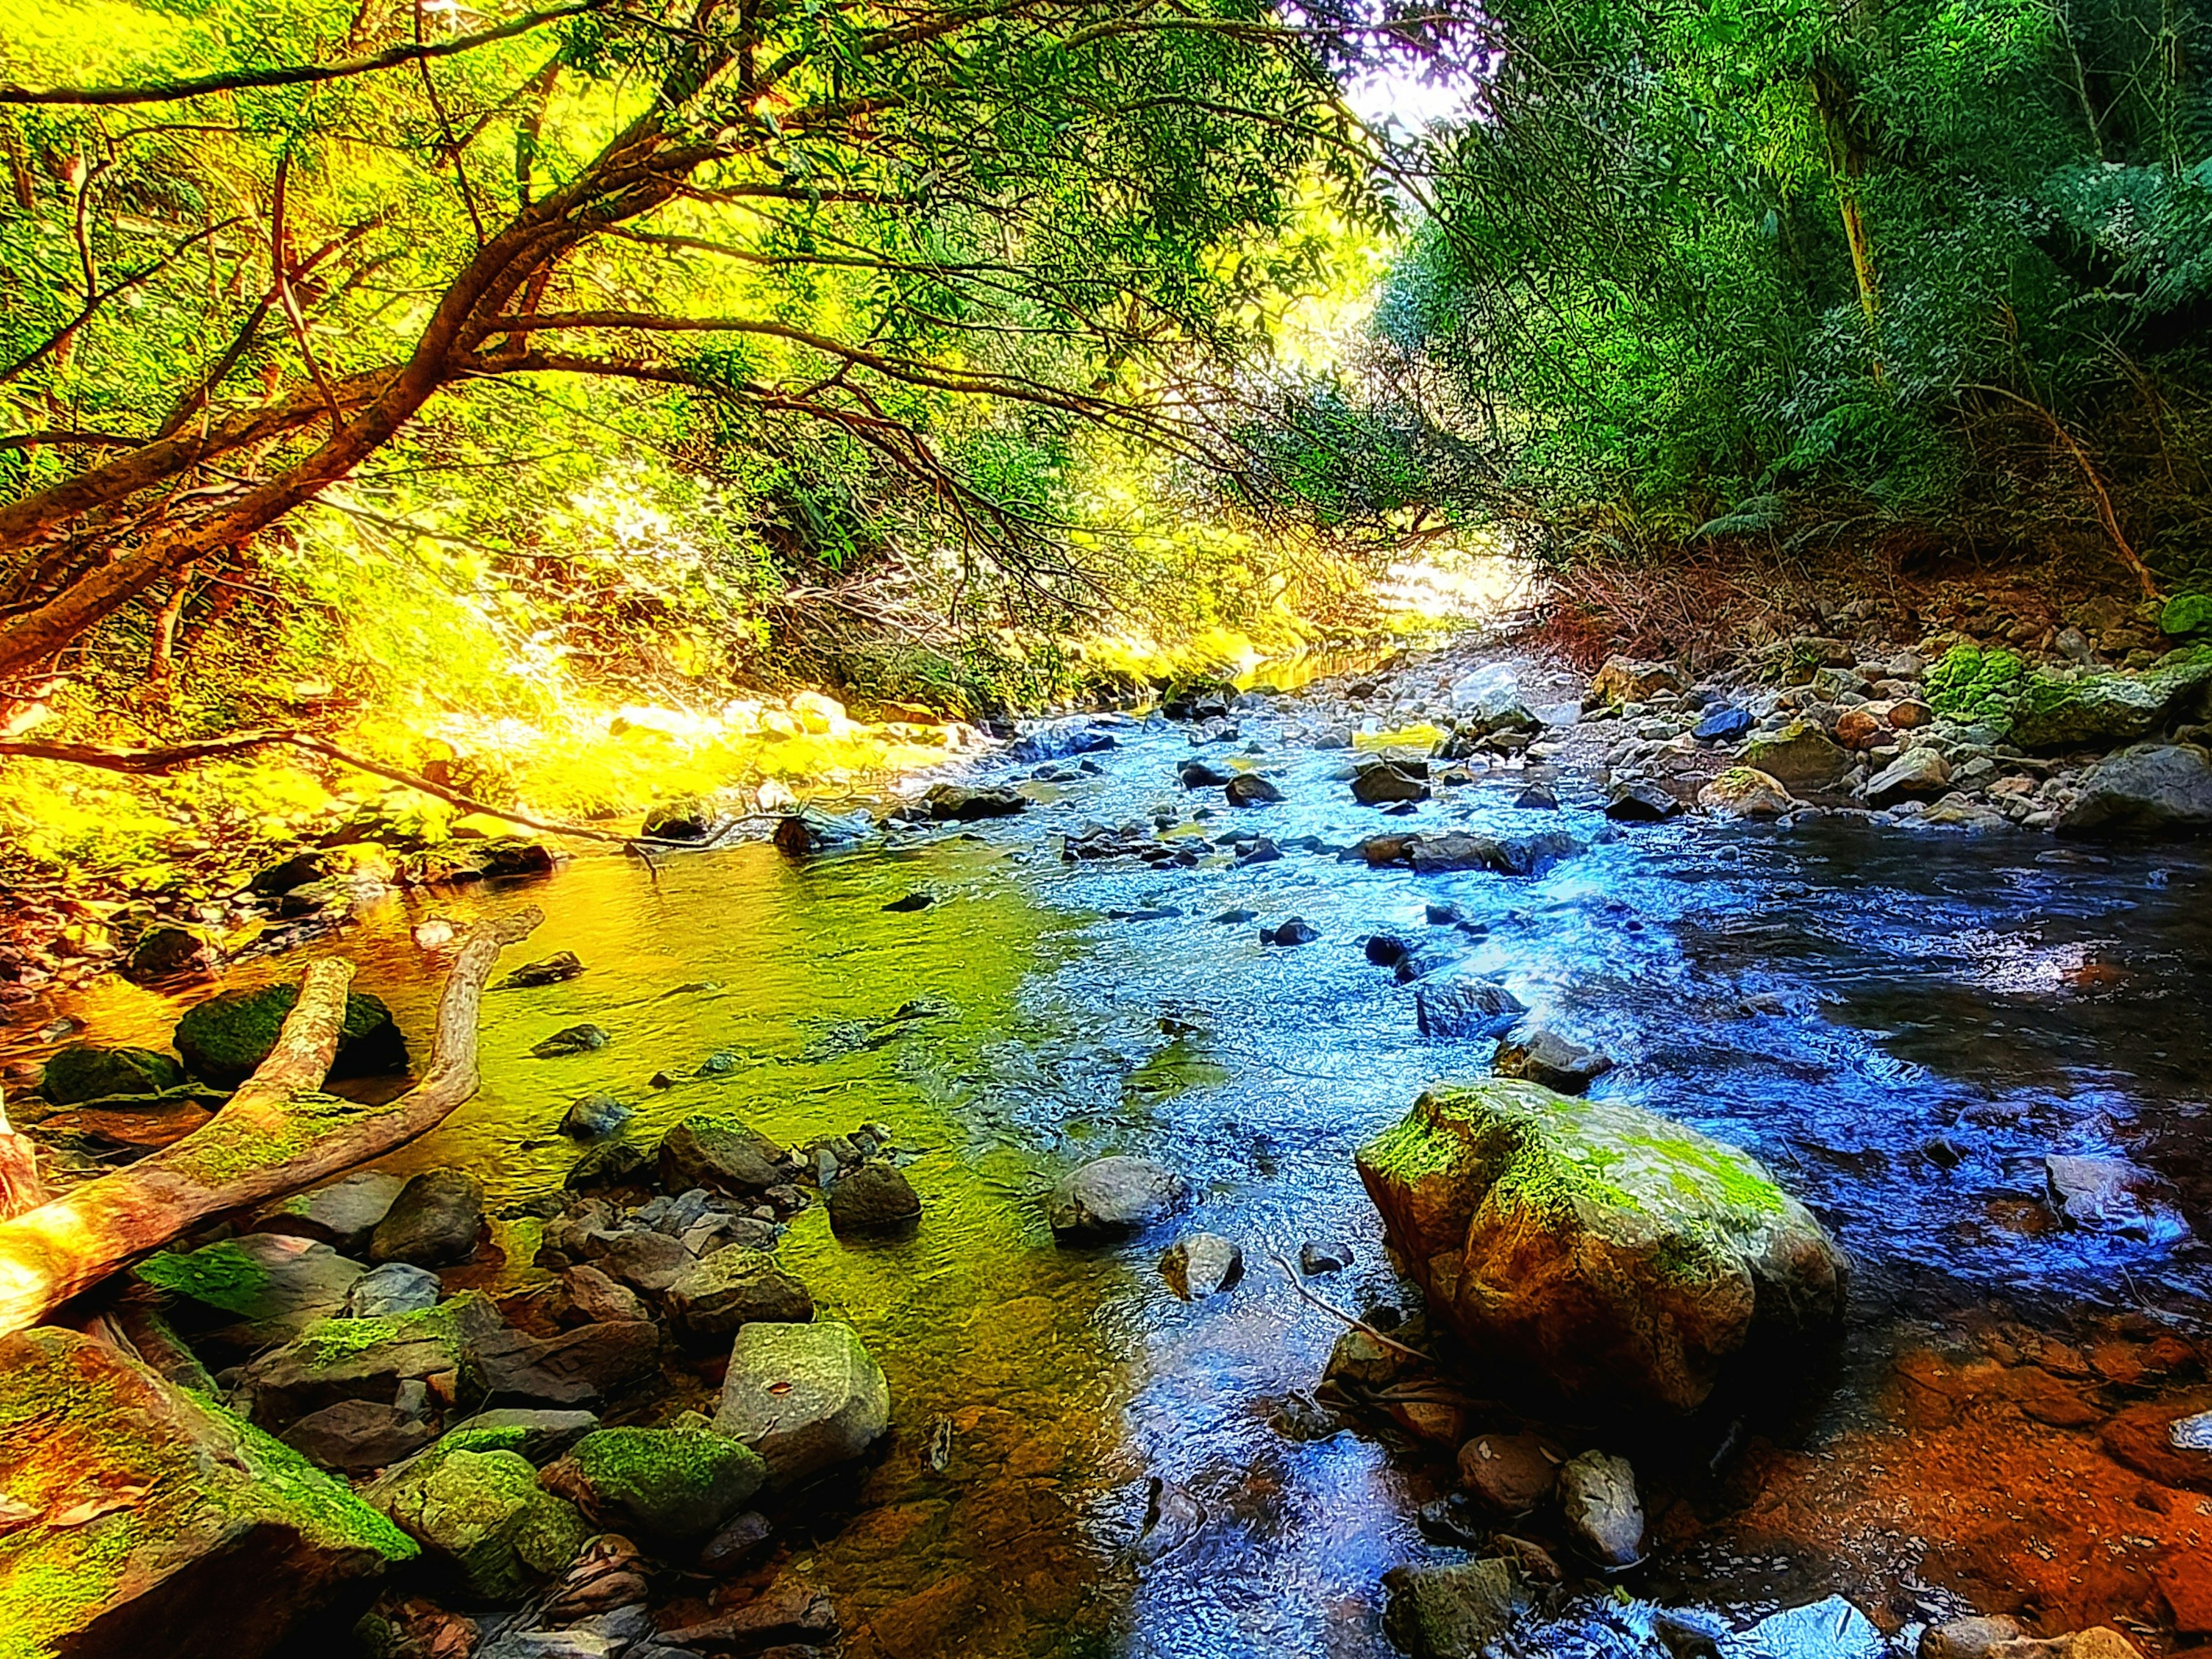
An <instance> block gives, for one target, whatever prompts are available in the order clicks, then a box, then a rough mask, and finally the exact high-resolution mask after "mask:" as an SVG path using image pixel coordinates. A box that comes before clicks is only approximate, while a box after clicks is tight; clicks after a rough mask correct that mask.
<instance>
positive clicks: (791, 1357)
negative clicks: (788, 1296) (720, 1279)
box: [714, 1321, 891, 1487]
mask: <svg viewBox="0 0 2212 1659" xmlns="http://www.w3.org/2000/svg"><path fill="white" fill-rule="evenodd" d="M890 1417H891V1391H890V1384H889V1383H886V1382H885V1381H884V1372H883V1368H882V1367H881V1366H880V1365H878V1364H876V1361H875V1358H874V1356H873V1355H872V1354H870V1353H869V1352H868V1351H867V1349H866V1347H864V1346H862V1345H861V1342H860V1338H859V1337H858V1336H857V1335H855V1334H854V1331H853V1328H852V1327H851V1326H849V1325H841V1324H837V1323H836V1322H830V1321H823V1322H820V1323H817V1324H812V1325H774V1324H757V1325H747V1326H745V1327H744V1328H743V1329H741V1330H739V1331H738V1335H737V1340H736V1341H735V1342H734V1343H733V1344H732V1346H731V1349H730V1369H729V1370H728V1372H727V1373H726V1376H724V1378H723V1382H722V1398H721V1403H720V1406H719V1407H716V1409H715V1413H714V1427H715V1429H716V1430H717V1431H720V1433H723V1434H726V1435H728V1436H730V1437H732V1439H735V1440H739V1441H743V1442H744V1443H745V1444H746V1445H748V1446H750V1447H751V1448H752V1449H754V1450H755V1451H757V1452H758V1453H759V1454H760V1455H761V1457H762V1459H763V1461H764V1462H766V1463H767V1465H768V1474H769V1480H770V1481H771V1482H773V1483H774V1484H775V1485H776V1486H784V1487H788V1486H794V1485H796V1484H798V1483H799V1482H800V1481H803V1480H808V1479H810V1478H811V1477H812V1476H814V1475H817V1474H822V1473H823V1472H824V1471H825V1470H828V1469H831V1468H836V1467H837V1466H838V1465H840V1464H842V1463H848V1462H852V1461H853V1460H854V1459H855V1458H858V1457H860V1455H862V1454H864V1453H865V1452H866V1451H867V1450H868V1449H869V1448H870V1447H872V1446H873V1445H874V1444H875V1443H876V1442H877V1441H878V1440H879V1439H881V1438H882V1437H883V1435H884V1431H886V1430H887V1429H889V1428H890Z"/></svg>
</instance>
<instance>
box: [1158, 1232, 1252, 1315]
mask: <svg viewBox="0 0 2212 1659" xmlns="http://www.w3.org/2000/svg"><path fill="white" fill-rule="evenodd" d="M1160 1277H1161V1278H1163V1279H1166V1280H1167V1282H1168V1288H1169V1289H1170V1290H1171V1291H1174V1292H1175V1293H1176V1295H1177V1296H1179V1297H1182V1299H1183V1300H1184V1301H1185V1302H1202V1301H1204V1300H1205V1299H1206V1297H1210V1296H1218V1295H1219V1294H1221V1292H1223V1291H1227V1290H1230V1289H1232V1288H1234V1287H1235V1285H1236V1284H1237V1281H1238V1280H1239V1279H1243V1277H1244V1250H1243V1246H1242V1245H1239V1244H1237V1243H1233V1242H1232V1241H1231V1240H1229V1239H1226V1238H1224V1237H1221V1235H1220V1234H1218V1233H1193V1234H1191V1235H1190V1236H1189V1237H1187V1238H1182V1239H1178V1240H1176V1243H1173V1244H1171V1245H1170V1246H1169V1247H1168V1249H1167V1252H1166V1254H1165V1255H1162V1256H1161V1257H1160Z"/></svg>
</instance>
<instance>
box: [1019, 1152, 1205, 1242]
mask: <svg viewBox="0 0 2212 1659" xmlns="http://www.w3.org/2000/svg"><path fill="white" fill-rule="evenodd" d="M1189 1196H1190V1188H1189V1186H1188V1183H1187V1182H1184V1180H1183V1178H1182V1176H1179V1175H1177V1174H1176V1172H1175V1171H1174V1170H1170V1169H1169V1168H1168V1167H1167V1166H1166V1165H1165V1164H1157V1163H1154V1162H1153V1161H1152V1159H1151V1158H1128V1157H1122V1156H1115V1157H1112V1158H1094V1159H1092V1160H1091V1162H1090V1163H1088V1164H1084V1165H1082V1166H1081V1167H1080V1168H1079V1169H1074V1170H1069V1171H1068V1172H1067V1173H1066V1175H1064V1176H1061V1177H1060V1182H1059V1184H1058V1185H1057V1186H1055V1187H1054V1188H1053V1189H1052V1196H1051V1198H1050V1199H1048V1200H1047V1201H1046V1204H1045V1218H1046V1219H1047V1220H1048V1221H1049V1222H1050V1223H1051V1224H1052V1230H1053V1231H1054V1232H1055V1233H1058V1234H1059V1235H1060V1237H1063V1238H1095V1237H1111V1236H1114V1235H1116V1234H1121V1233H1130V1232H1135V1231H1139V1229H1142V1228H1145V1227H1150V1226H1152V1225H1155V1224H1157V1223H1158V1222H1162V1221H1164V1220H1166V1219H1167V1218H1169V1217H1170V1216H1171V1215H1174V1214H1175V1213H1176V1212H1177V1211H1179V1210H1181V1209H1182V1207H1183V1206H1184V1205H1185V1204H1186V1203H1187V1202H1188V1200H1189Z"/></svg>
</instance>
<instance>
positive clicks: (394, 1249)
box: [368, 1170, 483, 1267]
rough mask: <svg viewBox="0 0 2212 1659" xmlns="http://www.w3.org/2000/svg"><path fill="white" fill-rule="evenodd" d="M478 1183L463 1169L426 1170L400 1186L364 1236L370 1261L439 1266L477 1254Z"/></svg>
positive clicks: (479, 1225) (480, 1214)
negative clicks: (397, 1194) (370, 1231)
mask: <svg viewBox="0 0 2212 1659" xmlns="http://www.w3.org/2000/svg"><path fill="white" fill-rule="evenodd" d="M482 1231H483V1182H479V1181H478V1180H477V1178H476V1177H475V1176H472V1175H471V1174H469V1173H468V1172H467V1171H466V1170H428V1171H427V1172H426V1173H424V1174H422V1175H418V1176H416V1177H415V1178H414V1179H413V1180H412V1181H410V1182H408V1183H407V1184H406V1186H404V1188H401V1189H400V1192H399V1196H398V1199H396V1200H393V1203H392V1208H391V1210H390V1212H388V1213H387V1214H386V1216H385V1218H384V1219H383V1220H382V1221H380V1222H379V1223H377V1225H376V1231H375V1232H374V1234H373V1235H371V1237H370V1239H369V1246H368V1255H369V1259H370V1260H371V1261H410V1262H413V1263H414V1264H415V1265H416V1267H447V1266H449V1265H451V1264H452V1263H453V1262H456V1261H467V1260H468V1258H469V1257H470V1256H471V1255H475V1254H476V1248H477V1234H478V1233H480V1232H482Z"/></svg>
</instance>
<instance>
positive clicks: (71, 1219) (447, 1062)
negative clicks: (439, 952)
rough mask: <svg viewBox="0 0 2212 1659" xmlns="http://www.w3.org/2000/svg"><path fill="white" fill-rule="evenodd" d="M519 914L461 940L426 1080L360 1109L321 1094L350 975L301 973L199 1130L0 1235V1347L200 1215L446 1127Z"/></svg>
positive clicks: (467, 1081)
mask: <svg viewBox="0 0 2212 1659" xmlns="http://www.w3.org/2000/svg"><path fill="white" fill-rule="evenodd" d="M543 919H544V918H543V916H542V915H541V914H540V913H539V912H538V910H537V909H535V908H526V909H523V910H520V911H518V912H516V913H515V914H514V915H511V916H506V917H502V918H501V919H500V920H498V921H483V922H479V923H477V926H476V927H474V928H473V929H472V930H471V932H470V934H469V936H468V939H466V941H465V943H464V944H463V945H462V946H461V950H460V954H459V957H457V958H456V959H455V961H454V963H453V974H452V975H451V977H449V978H448V979H447V981H446V992H445V995H444V997H443V998H442V999H441V1000H440V1003H439V1006H438V1030H437V1035H436V1036H435V1039H434V1041H433V1043H432V1048H431V1053H430V1063H429V1066H428V1069H427V1070H426V1071H425V1072H424V1073H423V1076H422V1081H421V1082H420V1083H419V1084H417V1085H416V1086H415V1087H414V1088H412V1089H410V1090H409V1091H407V1092H406V1093H405V1094H404V1095H402V1096H400V1097H398V1099H397V1100H393V1101H390V1102H387V1103H385V1104H383V1105H380V1106H364V1105H361V1104H358V1103H355V1102H353V1101H349V1100H341V1099H338V1098H337V1097H334V1096H331V1095H326V1094H323V1093H321V1092H320V1090H321V1086H322V1082H323V1079H324V1078H325V1075H326V1074H327V1073H329V1070H330V1066H331V1060H333V1059H334V1058H335V1057H336V1055H337V1044H338V1030H339V1026H340V1024H342V1022H343V1020H344V1018H345V1000H346V988H347V987H348V986H349V984H351V982H352V980H353V966H352V964H351V963H347V962H343V961H338V960H335V959H331V960H325V961H322V962H318V963H313V964H311V965H310V966H309V967H308V969H307V977H306V980H305V981H304V982H303V983H302V984H301V987H300V1000H299V1001H298V1002H297V1003H296V1004H295V1006H294V1007H293V1009H292V1012H291V1013H290V1015H289V1017H287V1018H286V1019H285V1021H284V1029H283V1032H282V1033H281V1034H280V1035H279V1036H278V1037H277V1039H276V1048H275V1050H274V1051H273V1052H271V1053H270V1056H269V1058H268V1059H267V1060H264V1061H262V1063H261V1066H260V1067H259V1069H258V1070H257V1071H256V1072H255V1073H254V1074H253V1075H252V1077H251V1078H250V1079H247V1080H246V1083H245V1085H243V1086H242V1087H240V1090H239V1091H238V1092H237V1093H236V1094H234V1095H233V1096H232V1097H231V1098H230V1102H229V1103H228V1105H226V1106H224V1107H223V1109H222V1110H221V1111H219V1112H217V1113H216V1115H214V1116H213V1117H212V1118H210V1119H209V1120H208V1121H207V1122H206V1123H205V1124H204V1125H203V1126H202V1127H199V1128H197V1129H196V1130H194V1131H193V1132H192V1133H191V1134H188V1135H186V1136H185V1138H184V1139H182V1140H179V1141H178V1142H177V1143H176V1144H175V1145H174V1146H168V1147H165V1148H163V1149H162V1150H161V1152H155V1154H154V1155H153V1156H152V1157H150V1158H145V1159H143V1160H142V1161H140V1162H139V1163H137V1164H132V1165H131V1167H130V1168H128V1169H125V1170H117V1171H116V1172H115V1173H114V1174H112V1175H109V1176H101V1177H100V1179H99V1180H97V1181H93V1182H87V1183H86V1184H85V1185H83V1186H82V1187H79V1188H75V1189H74V1190H72V1191H70V1192H69V1193H67V1194H64V1195H63V1196H62V1197H60V1198H58V1199H56V1200H53V1201H52V1203H49V1204H44V1205H41V1206H40V1207H38V1208H37V1209H34V1210H32V1211H29V1212H27V1213H25V1214H22V1215H20V1216H16V1217H15V1218H13V1219H10V1220H8V1221H5V1222H0V1335H4V1334H7V1333H8V1332H10V1331H18V1330H21V1329H22V1328H25V1327H26V1326H28V1325H34V1324H37V1323H38V1322H40V1320H42V1319H44V1318H46V1316H48V1315H49V1314H51V1313H52V1311H53V1310H55V1309H57V1308H58V1307H60V1306H61V1304H64V1302H67V1301H68V1300H69V1299H70V1297H74V1296H76V1295H77V1294H79V1293H80V1292H82V1291H86V1290H88V1289H90V1288H91V1287H92V1286H93V1285H97V1284H98V1283H99V1282H100V1280H101V1279H106V1277H107V1276H108V1275H109V1274H110V1273H114V1272H115V1271H116V1270H117V1269H118V1268H121V1267H127V1266H128V1265H129V1264H130V1263H131V1262H132V1261H136V1260H137V1258H138V1257H140V1256H142V1255H146V1254H148V1253H149V1251H153V1250H157V1249H161V1246H162V1245H164V1244H166V1243H168V1242H169V1241H170V1240H172V1239H173V1238H175V1237H177V1236H178V1235H179V1234H180V1233H182V1232H184V1231H186V1230H187V1229H188V1228H190V1227H191V1226H192V1225H194V1224H195V1223H197V1222H200V1221H204V1220H205V1219H207V1218H209V1217H210V1216H218V1215H228V1214H231V1213H233V1212H237V1211H240V1210H245V1209H250V1208H252V1207H254V1206H258V1205H261V1204H265V1203H267V1202H268V1201H269V1200H270V1199H273V1198H282V1197H283V1196H284V1195H285V1194H289V1193H295V1192H298V1191H300V1190H301V1189H302V1188H307V1187H312V1186H315V1185H317V1184H319V1182H325V1181H328V1180H330V1179H331V1177H333V1176H339V1175H343V1174H344V1173H345V1171H347V1170H349V1169H351V1168H353V1167H354V1166H355V1165H356V1164H363V1163H366V1162H368V1160H369V1159H371V1158H379V1157H381V1156H382V1155H383V1154H385V1153H386V1152H390V1151H392V1149H393V1148H394V1147H397V1146H404V1145H405V1144H406V1143H407V1142H409V1141H410V1140H412V1139H415V1138H416V1136H417V1135H420V1134H422V1133H423V1132H424V1131H425V1130H428V1129H430V1128H433V1127H435V1126H436V1125H438V1124H439V1123H441V1122H442V1121H444V1120H445V1119H446V1117H447V1115H449V1114H451V1113H452V1111H453V1109H454V1108H455V1107H457V1106H459V1104H460V1103H462V1102H463V1101H465V1100H466V1099H468V1098H469V1097H471V1095H473V1094H475V1093H476V1091H477V1009H478V1007H479V1006H480V1005H481V1004H482V1001H483V987H484V981H486V980H487V979H489V977H490V975H491V970H492V967H493V965H494V964H495V963H497V961H498V960H499V953H500V951H501V949H502V948H503V947H504V946H506V945H512V944H514V943H515V942H516V941H518V940H520V939H526V938H527V937H528V936H529V935H530V933H532V931H533V930H534V929H535V928H536V927H537V926H538V923H539V921H542V920H543Z"/></svg>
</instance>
